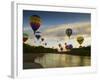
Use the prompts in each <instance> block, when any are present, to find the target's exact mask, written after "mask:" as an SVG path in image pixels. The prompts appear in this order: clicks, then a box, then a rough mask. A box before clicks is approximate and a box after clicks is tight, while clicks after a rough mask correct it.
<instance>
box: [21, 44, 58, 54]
mask: <svg viewBox="0 0 100 80" xmlns="http://www.w3.org/2000/svg"><path fill="white" fill-rule="evenodd" d="M55 52H58V51H57V49H52V48H44V47H43V46H38V47H36V46H30V45H27V44H23V53H55Z"/></svg>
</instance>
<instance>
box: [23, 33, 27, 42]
mask: <svg viewBox="0 0 100 80" xmlns="http://www.w3.org/2000/svg"><path fill="white" fill-rule="evenodd" d="M27 39H28V35H27V34H26V33H23V42H26V41H27Z"/></svg>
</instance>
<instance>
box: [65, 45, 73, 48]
mask: <svg viewBox="0 0 100 80" xmlns="http://www.w3.org/2000/svg"><path fill="white" fill-rule="evenodd" d="M65 48H66V49H72V48H73V45H72V44H69V45H66V46H65Z"/></svg>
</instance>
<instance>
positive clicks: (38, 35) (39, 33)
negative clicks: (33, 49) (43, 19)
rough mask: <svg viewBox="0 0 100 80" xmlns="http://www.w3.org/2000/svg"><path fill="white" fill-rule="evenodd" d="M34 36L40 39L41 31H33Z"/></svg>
mask: <svg viewBox="0 0 100 80" xmlns="http://www.w3.org/2000/svg"><path fill="white" fill-rule="evenodd" d="M35 37H36V38H37V39H40V37H41V32H39V31H37V32H35Z"/></svg>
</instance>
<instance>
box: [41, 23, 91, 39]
mask: <svg viewBox="0 0 100 80" xmlns="http://www.w3.org/2000/svg"><path fill="white" fill-rule="evenodd" d="M67 28H71V29H72V30H73V33H72V36H77V35H87V36H90V34H91V24H90V23H89V22H80V23H73V24H62V25H57V26H53V27H52V28H51V27H50V28H47V29H45V30H44V31H43V33H42V34H43V36H44V37H48V38H54V37H55V38H64V37H66V33H65V31H66V29H67Z"/></svg>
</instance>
